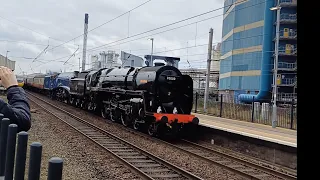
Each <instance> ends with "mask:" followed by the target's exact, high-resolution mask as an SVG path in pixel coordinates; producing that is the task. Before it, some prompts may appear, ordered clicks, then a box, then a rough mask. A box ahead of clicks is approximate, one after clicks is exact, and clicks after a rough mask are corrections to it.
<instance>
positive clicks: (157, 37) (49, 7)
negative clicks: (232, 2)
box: [0, 0, 223, 74]
mask: <svg viewBox="0 0 320 180" xmlns="http://www.w3.org/2000/svg"><path fill="white" fill-rule="evenodd" d="M0 1H3V2H2V3H1V6H0V54H2V55H3V56H5V55H6V52H7V51H10V52H9V53H8V58H9V59H12V60H14V61H16V73H18V74H19V73H22V71H24V72H25V73H33V72H45V71H46V70H53V71H59V70H62V71H64V70H66V71H71V70H72V71H73V70H78V69H79V58H81V59H82V48H83V47H82V44H83V36H82V34H83V29H84V14H85V13H88V14H89V28H88V29H89V31H90V30H91V29H93V28H95V27H98V26H100V25H102V24H104V23H105V24H104V25H102V26H100V27H99V28H96V29H94V30H92V31H90V32H89V33H88V41H87V65H86V68H90V58H88V57H90V56H91V55H94V54H98V53H99V52H100V51H107V50H115V51H116V52H118V53H120V51H121V50H122V51H126V52H129V53H132V54H135V55H138V56H141V57H143V56H144V55H146V54H150V52H151V41H149V40H147V39H148V37H153V38H154V53H155V54H157V55H167V56H179V57H181V61H180V64H179V66H180V67H181V68H188V67H189V64H188V63H187V60H188V61H189V62H190V65H191V66H192V67H205V60H206V57H207V55H206V53H207V45H206V44H208V32H209V29H210V28H211V27H212V28H213V29H214V36H213V43H214V44H216V43H217V42H219V41H221V31H222V13H223V11H222V9H221V8H222V7H223V0H151V1H150V2H148V3H146V4H144V5H143V6H141V7H139V8H137V9H135V10H133V11H130V13H127V14H125V15H123V16H121V17H119V18H117V19H115V20H114V21H112V22H109V23H106V22H108V21H110V20H111V19H113V18H115V17H117V16H119V15H121V14H123V13H126V12H127V11H129V10H130V9H133V8H134V7H136V6H138V5H140V4H142V3H144V2H146V1H147V0H130V1H129V0H90V1H88V0H64V1H63V0H29V1H21V0H10V1H5V2H4V0H0ZM219 8H220V9H219ZM215 9H218V10H216V11H213V12H211V13H208V14H205V15H202V16H199V17H196V18H193V19H189V20H187V21H184V22H181V23H176V24H174V25H170V26H167V27H165V28H160V29H158V30H154V31H150V32H149V33H144V34H141V35H138V36H134V35H136V34H140V33H143V32H146V31H149V30H152V29H156V28H158V27H161V26H165V25H168V24H171V23H174V22H177V21H180V20H183V19H186V18H189V17H192V16H195V15H198V14H201V13H204V12H208V11H211V10H215ZM205 19H207V20H205ZM201 20H204V21H202V22H198V23H195V22H197V21H201ZM187 24H191V25H187ZM184 25H186V26H184ZM180 26H184V27H181V28H178V27H180ZM173 28H176V29H175V30H171V29H173ZM163 31H167V32H163ZM133 36H134V37H133ZM75 37H78V38H75ZM66 41H69V42H68V43H65V44H63V45H61V44H62V43H64V42H66ZM129 41H130V42H129ZM48 45H49V47H47V46H48ZM58 45H59V46H58ZM46 47H47V50H48V51H46V52H45V53H42V54H41V52H42V51H43V50H44V49H45V48H46ZM78 47H79V50H78V51H77V52H76V54H75V56H71V55H72V54H73V52H75V51H76V50H77V49H78ZM96 47H99V48H96ZM186 47H188V48H186ZM39 54H40V57H38V58H37V59H36V60H34V59H35V58H36V57H37V56H38V55H39ZM69 58H70V59H69ZM68 59H69V60H68ZM67 60H68V63H67V64H65V65H64V62H65V61H67ZM119 61H120V60H119Z"/></svg>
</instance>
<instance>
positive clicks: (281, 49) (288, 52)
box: [278, 45, 297, 55]
mask: <svg viewBox="0 0 320 180" xmlns="http://www.w3.org/2000/svg"><path fill="white" fill-rule="evenodd" d="M278 52H279V54H280V55H296V54H297V47H296V45H293V47H292V48H291V49H286V47H284V46H280V47H279V51H278Z"/></svg>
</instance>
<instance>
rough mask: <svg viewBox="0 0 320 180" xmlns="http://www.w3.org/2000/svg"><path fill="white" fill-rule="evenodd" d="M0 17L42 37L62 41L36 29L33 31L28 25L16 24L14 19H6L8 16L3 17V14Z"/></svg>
mask: <svg viewBox="0 0 320 180" xmlns="http://www.w3.org/2000/svg"><path fill="white" fill-rule="evenodd" d="M0 18H2V19H4V20H6V21H9V22H11V23H13V24H15V25H17V26H20V27H23V28H24V29H27V30H29V31H31V32H34V33H36V34H39V35H41V36H44V37H46V38H48V39H52V40H55V41H60V42H63V41H62V40H59V39H57V38H53V37H50V36H48V35H45V34H43V33H40V32H38V31H35V30H33V29H31V28H29V27H27V26H24V25H21V24H18V23H16V22H14V21H12V20H10V19H8V18H5V17H3V16H0Z"/></svg>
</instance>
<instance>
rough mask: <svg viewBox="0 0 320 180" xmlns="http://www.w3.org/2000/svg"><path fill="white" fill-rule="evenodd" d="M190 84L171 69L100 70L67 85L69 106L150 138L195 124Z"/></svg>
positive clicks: (73, 80) (171, 67)
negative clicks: (143, 130) (98, 112)
mask: <svg viewBox="0 0 320 180" xmlns="http://www.w3.org/2000/svg"><path fill="white" fill-rule="evenodd" d="M192 102H193V81H192V79H191V77H190V76H188V75H182V74H181V72H180V71H179V70H178V69H177V68H175V67H173V66H154V67H138V68H136V67H124V68H103V69H100V70H97V71H90V72H84V73H82V74H81V73H79V76H78V77H77V78H74V79H71V82H70V103H72V104H74V105H76V106H79V107H82V108H85V109H88V110H93V111H100V112H101V115H102V117H104V118H107V119H110V120H111V121H118V122H121V123H122V124H123V125H124V126H131V125H132V126H133V128H134V129H137V130H138V129H142V128H143V129H144V128H146V130H147V132H148V133H149V134H150V135H157V134H159V133H164V132H173V133H177V132H179V131H180V130H181V128H182V127H183V126H184V125H185V124H198V123H199V119H198V118H197V117H195V116H194V115H191V109H192Z"/></svg>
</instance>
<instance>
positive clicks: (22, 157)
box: [14, 131, 28, 180]
mask: <svg viewBox="0 0 320 180" xmlns="http://www.w3.org/2000/svg"><path fill="white" fill-rule="evenodd" d="M17 144H18V146H17V156H16V166H15V171H14V180H24V173H25V164H26V155H27V145H28V133H27V132H24V131H22V132H19V133H18V143H17Z"/></svg>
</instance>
